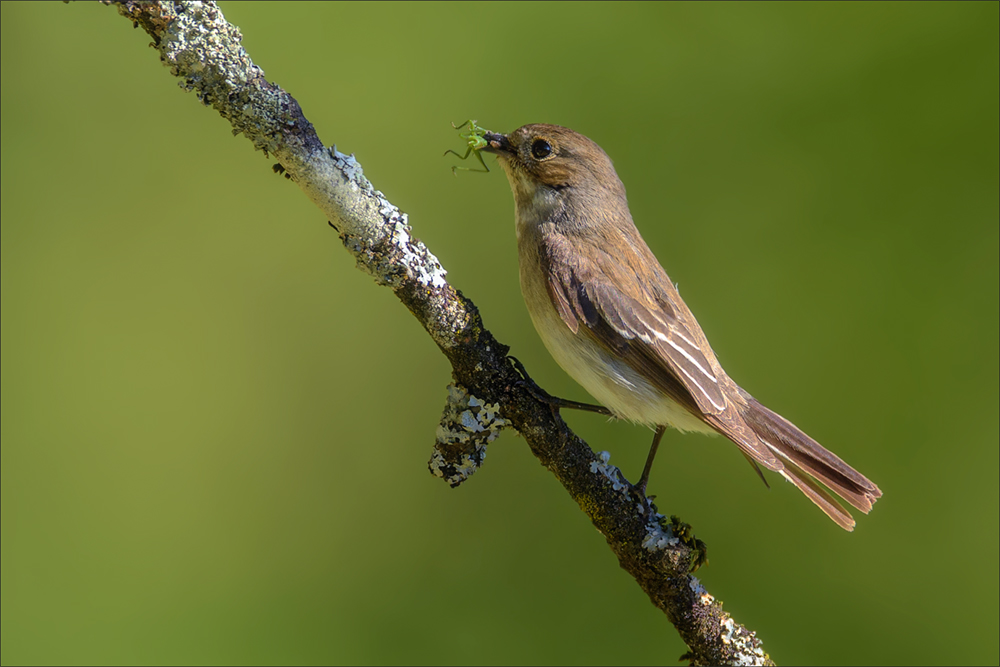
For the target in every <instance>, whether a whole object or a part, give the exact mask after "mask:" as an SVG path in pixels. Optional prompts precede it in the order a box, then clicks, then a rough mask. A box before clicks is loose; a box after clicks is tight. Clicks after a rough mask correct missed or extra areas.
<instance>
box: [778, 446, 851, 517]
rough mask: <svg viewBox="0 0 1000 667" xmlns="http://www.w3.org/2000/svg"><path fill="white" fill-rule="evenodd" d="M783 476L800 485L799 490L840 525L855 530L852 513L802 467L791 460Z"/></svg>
mask: <svg viewBox="0 0 1000 667" xmlns="http://www.w3.org/2000/svg"><path fill="white" fill-rule="evenodd" d="M781 476H782V477H784V478H785V479H787V480H788V481H789V482H791V483H792V484H794V485H795V486H797V487H799V491H801V492H802V493H804V494H805V495H806V497H807V498H809V500H811V501H813V502H814V503H816V506H817V507H819V508H820V509H821V510H823V512H824V513H826V515H827V516H828V517H830V518H831V519H833V520H834V521H836V522H837V525H838V526H840V527H841V528H843V529H844V530H847V531H853V530H854V517H852V516H851V513H850V512H848V511H847V510H845V509H844V508H843V507H842V506H841V504H840V503H838V502H837V500H836V499H835V498H834V497H833V496H831V495H830V494H829V492H827V490H826V489H824V488H823V487H822V486H820V485H819V484H817V483H816V482H815V480H813V479H812V478H811V477H810V476H809V475H808V473H806V472H805V471H804V470H802V468H800V467H798V466H797V465H795V464H794V463H791V462H790V461H789V462H786V463H785V468H784V469H783V470H782V471H781Z"/></svg>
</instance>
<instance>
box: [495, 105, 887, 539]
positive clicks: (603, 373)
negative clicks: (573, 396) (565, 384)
mask: <svg viewBox="0 0 1000 667" xmlns="http://www.w3.org/2000/svg"><path fill="white" fill-rule="evenodd" d="M482 140H483V141H482V142H480V144H481V149H480V150H482V151H483V152H486V153H491V154H494V155H495V156H496V158H497V161H498V162H499V164H500V166H501V167H502V169H503V171H504V172H505V173H506V175H507V179H508V181H509V183H510V187H511V191H512V193H513V196H514V204H515V223H516V224H515V229H516V236H517V248H518V265H519V272H520V284H521V292H522V295H523V297H524V301H525V304H526V306H527V309H528V313H529V315H530V317H531V320H532V322H533V324H534V326H535V329H536V330H537V332H538V334H539V336H540V337H541V339H542V342H543V343H544V345H545V347H546V348H547V349H548V351H549V353H550V354H551V355H552V357H553V358H554V359H555V361H556V362H557V363H558V364H559V366H561V367H562V368H563V370H565V371H566V372H567V373H568V374H569V375H570V376H571V377H572V378H573V379H574V380H576V382H578V383H579V384H580V385H581V386H583V388H584V389H586V390H587V391H588V392H589V393H590V394H591V395H592V396H593V397H594V398H595V399H597V401H598V402H599V403H600V404H601V406H603V408H604V409H603V410H602V408H601V406H587V405H586V404H576V403H574V402H571V401H560V399H554V398H553V399H552V402H553V403H554V404H555V405H557V406H562V405H564V404H568V405H569V407H590V408H591V409H595V410H597V411H603V412H605V413H610V414H611V415H613V416H614V417H617V418H620V419H624V420H629V421H632V422H635V423H638V424H644V425H647V426H649V427H651V428H652V429H654V435H653V442H652V444H651V446H650V451H649V455H648V456H647V459H646V464H645V466H644V469H643V472H642V476H641V478H640V481H639V484H637V485H636V489H637V490H638V491H639V492H640V494H641V497H642V498H643V499H645V497H646V496H645V493H646V485H647V483H648V481H649V474H650V470H651V469H652V464H653V460H654V458H655V456H656V452H657V448H658V447H659V444H660V439H661V438H662V437H663V433H664V431H665V430H666V427H668V426H670V427H673V428H676V429H678V430H680V431H682V432H684V431H693V432H701V433H709V434H715V433H717V434H721V435H723V436H725V437H726V438H728V439H729V440H731V441H732V442H733V443H735V444H736V446H737V447H738V448H739V450H740V452H742V454H743V455H744V456H745V457H746V458H747V460H748V461H749V462H750V464H751V466H753V467H754V469H755V470H756V471H757V474H758V475H759V476H760V477H761V479H762V480H764V483H765V484H767V481H766V479H765V478H764V475H763V473H762V472H761V470H760V466H763V467H764V468H766V469H768V470H771V471H773V472H776V473H778V474H780V475H781V476H782V477H784V478H785V479H786V480H788V481H789V482H791V483H792V484H794V485H795V486H796V487H797V488H798V489H799V490H800V491H802V493H804V494H805V495H806V496H807V497H808V498H809V499H810V500H811V501H812V502H814V503H815V504H816V505H817V506H818V507H819V508H820V509H821V510H822V511H823V512H824V513H825V514H826V515H827V516H828V517H830V518H831V519H832V520H833V521H834V522H836V523H837V525H839V526H840V527H841V528H843V529H845V530H848V531H852V530H854V527H855V521H854V518H853V516H852V515H851V513H850V512H849V511H848V510H847V509H845V508H844V507H843V505H842V504H841V503H839V502H838V501H837V500H836V499H835V498H834V497H833V495H832V494H831V493H830V491H832V492H833V493H835V494H836V495H837V496H839V497H840V498H842V499H843V500H844V501H846V502H847V503H848V504H850V505H851V506H853V507H854V508H856V509H858V510H860V511H861V512H863V513H865V514H867V513H868V512H869V511H870V510H871V509H872V505H873V503H875V501H876V500H878V499H879V498H880V497H881V496H882V492H881V490H879V488H878V486H876V485H875V484H874V483H873V482H871V481H870V480H869V479H868V478H866V477H865V476H864V475H862V474H861V473H859V472H858V471H857V470H855V469H854V468H852V467H851V466H849V465H848V464H847V463H845V462H844V461H843V460H841V459H840V458H839V457H838V456H837V455H836V454H834V453H833V452H831V451H829V450H827V449H825V448H824V447H823V446H822V445H820V444H819V443H818V442H816V441H815V440H813V439H812V438H811V437H809V436H808V435H807V434H806V433H805V432H803V431H802V430H801V429H799V428H798V427H796V426H795V425H794V424H792V423H791V422H790V421H788V420H787V419H785V418H784V417H782V416H781V415H779V414H777V413H776V412H773V411H772V410H770V409H768V408H767V407H765V406H764V405H762V404H761V403H760V402H759V401H757V399H755V398H754V397H753V396H751V395H750V394H749V393H747V392H746V391H745V390H743V389H742V388H741V387H740V386H739V385H737V384H736V382H734V381H733V380H732V379H731V378H730V377H729V376H728V375H727V374H726V372H725V371H724V370H723V369H722V366H721V365H720V364H719V361H718V359H717V358H716V355H715V353H714V351H713V350H712V347H711V346H710V345H709V342H708V339H707V338H706V337H705V334H704V332H703V331H702V329H701V327H700V326H699V325H698V321H697V320H696V319H695V317H694V315H693V314H692V313H691V311H690V310H689V309H688V307H687V305H686V304H685V303H684V301H683V299H681V296H680V294H679V293H678V291H677V288H676V286H675V285H674V283H673V282H672V281H671V280H670V278H669V276H668V275H667V273H666V271H665V270H664V269H663V267H662V266H661V265H660V262H659V261H658V260H657V259H656V256H655V255H654V254H653V252H652V251H651V250H650V248H649V246H648V245H647V244H646V242H645V241H644V240H643V238H642V236H641V235H640V233H639V231H638V229H637V228H636V226H635V223H634V222H633V220H632V215H631V213H630V211H629V206H628V201H627V199H626V195H625V186H624V185H623V184H622V181H621V179H620V178H619V177H618V174H617V172H616V171H615V168H614V165H613V163H612V161H611V158H609V157H608V155H607V153H605V152H604V150H602V149H601V147H600V146H598V145H597V144H596V143H595V142H593V141H592V140H590V139H588V138H587V137H585V136H584V135H582V134H580V133H578V132H575V131H573V130H571V129H569V128H566V127H561V126H558V125H549V124H541V123H538V124H529V125H524V126H523V127H520V128H518V129H517V130H514V131H513V132H510V133H509V134H501V133H497V132H489V131H485V130H484V131H483V134H482ZM824 486H825V487H826V488H824ZM827 489H829V491H828V490H827Z"/></svg>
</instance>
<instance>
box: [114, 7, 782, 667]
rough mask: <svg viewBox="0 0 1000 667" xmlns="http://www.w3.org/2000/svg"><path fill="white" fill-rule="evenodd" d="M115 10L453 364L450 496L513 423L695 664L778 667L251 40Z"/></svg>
mask: <svg viewBox="0 0 1000 667" xmlns="http://www.w3.org/2000/svg"><path fill="white" fill-rule="evenodd" d="M118 11H119V13H120V14H121V15H122V16H124V17H126V18H128V19H129V20H131V21H132V22H133V25H134V26H137V27H138V26H141V27H142V28H143V29H144V30H145V31H146V32H147V33H148V34H149V35H150V36H151V37H152V38H153V44H152V46H153V47H154V48H156V50H157V51H158V52H159V54H160V59H161V60H162V61H163V63H164V64H165V65H166V66H167V67H169V68H170V71H171V73H172V74H173V75H174V76H177V77H179V78H180V79H181V80H182V83H181V87H182V88H184V89H185V90H189V91H194V92H195V94H196V95H197V96H198V98H199V99H200V100H201V101H202V102H203V103H204V104H206V105H210V106H212V107H213V108H214V109H215V110H216V111H218V112H219V114H221V115H222V117H223V118H225V119H227V120H228V121H229V122H230V123H231V124H232V126H233V133H234V134H243V135H244V136H246V137H247V138H248V139H249V140H250V141H252V142H253V144H254V146H255V147H256V148H258V149H260V150H263V151H264V152H265V154H270V155H273V156H274V157H275V158H277V160H278V162H279V163H280V165H281V168H282V169H283V170H284V172H285V175H286V176H288V177H289V178H290V179H291V180H292V181H294V182H295V183H296V184H297V185H298V186H299V187H300V188H301V189H302V191H303V192H304V193H305V194H306V196H307V197H309V199H310V200H311V201H312V202H313V203H314V204H315V205H316V206H317V207H319V209H320V210H321V211H322V212H323V215H325V216H326V217H327V219H328V220H330V224H331V225H332V226H333V227H334V228H335V229H336V230H337V231H338V232H339V234H340V239H341V240H342V241H343V244H344V246H345V247H346V248H347V250H348V251H349V252H350V253H351V254H352V255H354V257H355V259H356V261H357V265H358V268H360V269H361V270H363V271H365V272H367V273H369V274H370V275H371V276H372V277H374V278H375V281H376V282H377V283H378V284H380V285H384V286H387V287H389V288H390V289H392V291H393V292H394V293H395V294H396V296H397V297H399V300H400V301H402V302H403V304H404V305H405V306H406V307H407V308H409V310H410V312H412V313H413V314H414V316H416V318H417V320H419V321H420V323H421V324H422V325H423V326H424V328H425V329H426V330H427V333H429V334H430V336H431V338H433V339H434V342H435V343H437V345H438V347H439V348H440V349H441V351H442V352H443V353H444V354H445V356H446V357H447V358H448V360H449V361H450V362H451V365H452V369H453V375H454V380H455V386H453V387H452V388H451V390H450V392H449V404H448V407H447V408H446V411H445V416H444V418H443V420H442V428H441V429H439V435H438V444H437V445H436V448H435V454H434V457H433V458H432V460H431V469H432V472H434V473H435V474H437V475H438V476H441V477H444V478H445V479H446V480H447V481H449V482H450V483H452V484H453V485H457V484H458V483H461V482H462V481H463V480H464V479H466V478H467V477H468V475H469V474H471V473H472V472H473V471H474V470H475V469H476V467H477V465H478V463H479V462H481V460H482V454H484V453H485V449H484V448H485V446H486V443H487V442H489V441H490V440H492V439H493V438H494V437H495V436H496V433H497V432H498V430H499V429H501V428H504V427H507V426H512V427H513V428H515V429H516V430H517V431H518V432H519V433H520V434H521V435H522V436H523V437H524V439H525V440H526V441H527V443H528V445H529V446H530V447H531V451H532V452H533V453H534V455H535V456H536V457H537V458H538V460H539V461H541V463H542V465H544V466H545V467H546V468H548V469H549V471H551V472H552V474H553V475H555V477H556V479H558V480H559V482H560V483H561V484H562V485H563V486H564V487H565V488H566V490H567V491H568V492H569V494H570V495H571V496H572V497H573V499H574V500H575V501H576V502H577V503H578V504H579V505H580V507H581V509H583V511H584V512H586V513H587V515H588V516H589V517H590V519H591V521H593V523H594V525H595V526H596V527H597V529H598V530H599V531H600V532H601V534H603V535H604V537H605V538H606V539H607V541H608V545H609V546H610V547H611V549H612V550H613V551H614V552H615V554H616V555H617V556H618V560H619V563H620V564H621V566H622V567H623V568H624V569H625V570H627V571H628V572H629V573H630V574H631V575H632V576H633V577H634V578H635V580H636V581H637V582H638V584H639V585H640V586H641V587H642V589H643V590H644V591H645V592H646V593H647V594H648V595H649V598H650V600H652V602H653V604H654V605H656V606H657V607H658V608H660V609H661V610H663V612H664V613H665V614H666V615H667V617H668V618H669V619H670V622H671V623H673V624H674V626H675V627H676V628H677V631H678V632H679V633H680V635H681V638H682V639H683V640H684V642H685V643H686V644H687V645H688V648H689V649H690V652H689V653H687V654H686V655H685V656H684V658H685V659H688V660H690V661H691V662H692V664H773V663H771V661H770V658H769V657H768V656H767V654H766V653H764V650H763V648H762V645H761V642H760V640H759V639H757V638H756V636H755V634H754V633H753V632H750V631H748V630H747V629H746V628H745V627H743V626H742V625H740V624H738V623H736V622H735V621H733V619H732V618H731V617H730V616H729V615H728V614H727V613H726V612H724V611H723V609H722V605H721V603H719V602H718V601H716V600H715V598H713V597H712V596H711V595H709V594H708V592H707V591H705V589H704V588H703V587H702V585H701V584H700V583H699V582H698V579H697V578H695V577H694V576H692V575H691V574H690V572H691V570H692V565H697V564H700V562H701V560H702V558H703V556H704V553H703V547H704V545H702V544H701V543H700V542H698V541H697V540H695V539H694V537H693V536H692V535H691V534H690V531H689V529H688V528H687V527H686V526H684V524H681V523H680V522H679V521H677V520H676V519H674V520H672V521H671V522H666V521H664V520H663V517H662V516H660V515H659V514H656V512H655V509H654V510H652V511H650V512H647V511H646V503H647V502H648V501H647V500H646V499H645V498H639V497H638V496H637V495H636V494H635V491H634V489H633V487H632V485H631V484H629V483H628V482H627V481H625V480H624V479H623V478H622V477H621V475H620V473H619V471H618V469H617V468H615V467H614V466H611V465H608V462H607V460H608V459H607V455H606V454H602V455H600V456H598V455H595V454H594V452H593V451H591V449H590V447H588V446H587V444H586V443H585V442H583V441H582V440H581V439H580V438H578V437H577V436H576V435H575V434H573V432H572V431H570V429H569V428H568V427H567V426H566V424H565V423H564V422H563V420H562V419H561V418H560V416H559V414H558V412H557V411H554V410H553V409H551V408H550V407H549V406H548V405H546V404H544V403H542V402H540V401H538V400H537V399H536V398H535V397H534V396H535V394H534V393H533V389H532V387H533V383H532V382H531V381H530V379H528V378H522V376H521V375H520V374H519V373H518V372H517V370H515V368H514V367H513V366H512V365H511V363H510V362H509V360H508V358H507V356H506V355H507V350H508V348H507V346H506V345H503V344H501V343H499V342H498V341H497V340H496V339H495V338H494V337H493V335H492V334H491V333H490V332H489V331H487V330H486V328H485V327H484V326H483V323H482V319H481V318H480V316H479V311H478V310H477V309H476V306H475V305H474V304H473V303H472V302H471V301H470V300H469V299H467V298H465V297H464V296H463V295H462V293H461V292H459V291H458V290H456V289H455V288H454V287H452V286H451V285H450V284H449V283H448V281H447V280H446V279H445V274H446V272H445V270H444V269H443V268H442V266H441V264H440V262H438V260H437V259H436V258H435V257H434V255H433V254H431V252H430V251H429V250H428V249H427V248H426V247H425V246H424V244H423V243H421V242H420V241H419V240H417V239H416V238H414V237H413V235H412V234H411V230H410V226H409V224H408V222H407V217H406V214H405V213H401V212H400V211H399V210H398V209H397V208H396V207H395V206H393V205H392V204H391V203H390V202H389V201H388V200H387V199H386V198H385V197H384V196H383V195H382V193H381V192H379V191H377V190H375V189H374V188H373V187H372V185H371V183H370V182H369V181H368V179H366V178H365V177H364V173H363V171H362V169H361V165H360V164H358V162H357V161H356V160H355V159H354V157H353V156H348V155H344V154H342V153H340V152H338V151H337V150H336V148H327V147H326V146H324V145H323V142H321V141H320V139H319V137H318V136H317V135H316V132H315V130H314V129H313V126H312V124H311V123H310V122H309V121H308V120H306V118H305V116H304V115H303V114H302V110H301V108H300V107H299V105H298V103H297V102H296V101H295V99H294V98H293V97H291V96H290V95H289V94H288V93H287V92H285V91H284V90H282V89H281V88H280V87H278V86H276V85H274V84H272V83H269V82H268V81H267V80H266V79H265V78H264V73H263V72H262V71H261V70H260V68H258V67H257V66H256V65H254V64H253V62H252V61H251V60H250V57H249V56H248V55H247V53H246V52H245V51H244V50H243V48H242V46H241V45H240V41H241V39H242V35H241V34H240V31H239V29H238V28H236V27H235V26H232V25H230V24H229V23H227V22H226V20H225V18H224V17H223V15H222V12H221V11H220V10H219V9H218V7H216V6H215V4H214V3H210V2H205V3H199V2H160V3H153V2H151V3H144V2H143V3H140V2H126V3H123V4H120V5H118Z"/></svg>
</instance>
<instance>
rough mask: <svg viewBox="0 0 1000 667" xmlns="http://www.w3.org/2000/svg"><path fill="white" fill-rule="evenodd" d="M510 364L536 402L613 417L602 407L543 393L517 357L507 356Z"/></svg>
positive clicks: (556, 407) (609, 411)
mask: <svg viewBox="0 0 1000 667" xmlns="http://www.w3.org/2000/svg"><path fill="white" fill-rule="evenodd" d="M507 358H508V359H510V362H511V363H512V364H513V365H514V368H515V369H516V370H517V372H518V373H519V374H520V375H521V378H522V379H521V381H522V382H523V383H524V386H525V387H526V388H527V389H528V392H530V393H531V395H532V396H534V397H535V399H536V400H538V401H540V402H542V403H545V404H546V405H548V406H550V407H552V408H555V409H557V410H558V409H560V408H569V409H571V410H585V411H587V412H596V413H598V414H601V415H607V416H609V417H613V416H614V415H613V414H612V412H611V410H608V409H607V408H606V407H604V406H603V405H593V404H592V403H580V402H579V401H571V400H569V399H566V398H556V397H555V396H553V395H552V394H550V393H549V392H547V391H545V390H544V389H542V388H541V387H539V386H538V383H536V382H535V381H534V380H532V379H531V377H530V376H529V375H528V371H526V370H525V369H524V364H522V363H521V362H520V361H519V360H518V359H517V357H513V356H509V355H508V357H507Z"/></svg>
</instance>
